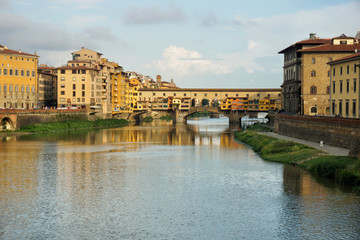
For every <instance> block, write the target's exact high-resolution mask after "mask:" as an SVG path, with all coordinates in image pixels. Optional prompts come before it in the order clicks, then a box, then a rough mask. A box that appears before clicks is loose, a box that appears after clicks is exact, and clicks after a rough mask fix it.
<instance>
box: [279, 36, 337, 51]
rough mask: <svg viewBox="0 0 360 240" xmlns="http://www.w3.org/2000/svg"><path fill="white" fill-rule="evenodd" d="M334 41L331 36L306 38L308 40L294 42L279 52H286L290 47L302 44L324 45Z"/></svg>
mask: <svg viewBox="0 0 360 240" xmlns="http://www.w3.org/2000/svg"><path fill="white" fill-rule="evenodd" d="M330 43H332V40H331V39H330V38H316V39H306V40H302V41H300V42H297V43H294V44H292V45H290V46H289V47H287V48H285V49H283V50H281V51H280V52H278V53H285V52H286V51H287V50H288V49H290V48H293V47H296V46H298V47H300V46H302V45H323V44H330Z"/></svg>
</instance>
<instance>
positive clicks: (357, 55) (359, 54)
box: [328, 53, 360, 65]
mask: <svg viewBox="0 0 360 240" xmlns="http://www.w3.org/2000/svg"><path fill="white" fill-rule="evenodd" d="M352 58H354V59H356V58H359V59H360V53H356V54H352V55H350V56H346V57H343V58H339V59H336V60H334V61H332V62H328V64H330V65H331V64H334V63H337V62H340V61H344V60H352Z"/></svg>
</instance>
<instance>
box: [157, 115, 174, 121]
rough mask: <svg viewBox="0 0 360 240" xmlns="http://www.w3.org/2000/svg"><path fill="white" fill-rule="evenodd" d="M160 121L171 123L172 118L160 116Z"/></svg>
mask: <svg viewBox="0 0 360 240" xmlns="http://www.w3.org/2000/svg"><path fill="white" fill-rule="evenodd" d="M160 119H161V120H165V121H171V120H172V117H171V116H169V115H166V116H161V117H160Z"/></svg>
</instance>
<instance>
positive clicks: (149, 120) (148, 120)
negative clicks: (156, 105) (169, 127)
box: [143, 116, 154, 122]
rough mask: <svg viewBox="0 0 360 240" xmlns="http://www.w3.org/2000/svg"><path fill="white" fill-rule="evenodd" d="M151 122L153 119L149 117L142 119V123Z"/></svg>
mask: <svg viewBox="0 0 360 240" xmlns="http://www.w3.org/2000/svg"><path fill="white" fill-rule="evenodd" d="M153 120H154V118H153V117H151V116H149V117H144V118H143V121H144V122H151V121H153Z"/></svg>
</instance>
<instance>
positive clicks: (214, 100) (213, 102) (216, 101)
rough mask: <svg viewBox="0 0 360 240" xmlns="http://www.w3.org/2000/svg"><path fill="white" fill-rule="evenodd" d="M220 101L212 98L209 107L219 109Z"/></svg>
mask: <svg viewBox="0 0 360 240" xmlns="http://www.w3.org/2000/svg"><path fill="white" fill-rule="evenodd" d="M220 103H221V102H220V100H219V99H217V98H214V99H213V100H212V101H211V106H212V107H220Z"/></svg>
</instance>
